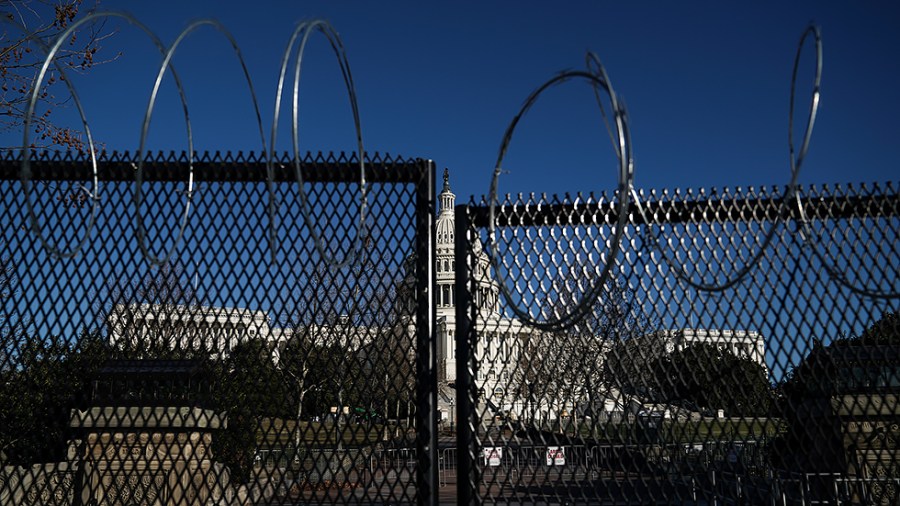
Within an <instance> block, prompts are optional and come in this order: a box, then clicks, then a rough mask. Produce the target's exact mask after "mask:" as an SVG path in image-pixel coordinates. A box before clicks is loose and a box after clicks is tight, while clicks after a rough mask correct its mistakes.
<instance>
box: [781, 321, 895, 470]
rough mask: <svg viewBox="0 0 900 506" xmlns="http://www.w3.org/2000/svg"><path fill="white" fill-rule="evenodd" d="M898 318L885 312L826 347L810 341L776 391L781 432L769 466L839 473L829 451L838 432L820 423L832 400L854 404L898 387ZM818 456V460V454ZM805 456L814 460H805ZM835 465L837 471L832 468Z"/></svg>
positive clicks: (836, 457)
mask: <svg viewBox="0 0 900 506" xmlns="http://www.w3.org/2000/svg"><path fill="white" fill-rule="evenodd" d="M898 356H900V314H898V313H886V314H883V315H882V316H881V318H880V319H879V320H877V321H876V322H874V323H873V324H872V325H871V326H869V327H868V328H867V329H865V330H864V331H863V332H862V333H861V334H859V335H857V336H844V337H841V338H838V339H835V340H834V341H833V342H831V343H830V344H828V345H825V344H823V343H822V342H821V341H819V340H814V341H813V344H812V347H811V349H810V351H809V353H808V354H807V356H806V357H804V358H803V360H801V361H800V363H799V364H797V366H796V367H795V368H794V369H793V370H791V371H790V373H788V374H787V375H786V376H785V378H784V379H783V380H782V381H781V383H779V384H778V386H777V394H778V396H777V412H778V413H779V414H780V415H781V416H782V417H783V418H784V420H785V422H786V425H787V429H786V431H785V432H784V434H783V435H781V436H780V437H779V438H778V439H777V440H775V442H774V443H773V452H772V455H773V461H774V462H773V463H774V464H775V465H776V466H778V467H782V468H787V469H792V470H799V469H802V470H805V471H807V472H832V471H835V470H837V471H841V472H842V471H843V469H840V462H842V461H843V456H840V455H834V454H833V453H834V452H836V451H838V450H837V449H835V448H836V447H835V446H831V445H832V443H833V442H834V441H840V440H841V437H842V436H841V435H840V433H839V432H837V431H838V429H839V428H838V427H837V426H835V425H834V424H831V425H828V424H827V423H822V422H823V416H825V415H827V414H829V413H830V410H831V409H832V405H831V399H832V397H833V396H835V395H840V394H842V393H848V394H851V395H855V394H861V397H859V401H858V402H860V403H866V402H868V400H867V397H866V396H868V395H880V394H879V393H878V390H883V389H885V388H887V389H892V388H893V389H894V390H895V389H896V387H893V386H892V385H897V384H898V382H900V372H898V371H900V364H898V358H897V357H898ZM823 454H824V455H823ZM810 456H815V457H812V458H810ZM836 466H837V467H836Z"/></svg>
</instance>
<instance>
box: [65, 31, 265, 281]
mask: <svg viewBox="0 0 900 506" xmlns="http://www.w3.org/2000/svg"><path fill="white" fill-rule="evenodd" d="M85 19H89V18H85ZM82 21H84V20H82ZM202 26H211V27H213V28H215V29H216V30H217V31H218V32H220V33H222V34H223V35H224V36H225V37H226V38H227V39H228V41H229V42H230V43H231V47H232V49H234V52H235V55H236V56H237V58H238V61H239V62H240V64H241V69H242V70H243V73H244V78H245V79H246V80H247V86H248V88H249V90H250V97H251V99H252V101H253V111H254V112H255V113H256V122H257V125H258V126H259V135H260V140H261V141H262V148H263V153H265V152H266V151H267V150H266V135H265V132H264V131H263V126H262V116H261V115H260V113H259V102H258V101H257V99H256V92H255V91H254V89H253V80H252V79H251V78H250V72H249V71H248V70H247V64H246V62H245V61H244V57H243V56H242V55H241V50H240V48H239V47H238V45H237V41H235V40H234V37H233V36H232V35H231V33H230V32H229V31H228V30H226V29H225V27H224V26H222V24H221V23H219V22H218V21H215V20H207V19H204V20H199V21H195V22H194V23H191V25H189V26H188V27H187V28H185V29H184V30H182V32H181V33H180V34H179V35H178V38H177V39H175V42H173V43H172V45H171V46H170V47H169V49H168V50H167V51H166V52H165V58H163V61H162V63H161V64H160V67H159V73H158V74H157V76H156V82H155V83H154V85H153V91H152V92H151V93H150V100H149V102H148V104H147V112H146V114H145V115H144V122H143V125H142V127H141V141H140V147H139V148H138V156H137V159H138V160H137V168H136V170H135V176H134V179H135V185H134V203H135V208H136V211H137V214H136V216H135V229H136V231H137V237H138V245H139V246H140V248H141V253H142V254H143V255H144V258H146V259H147V260H149V261H150V263H151V264H153V265H156V266H159V267H161V266H163V265H164V264H166V262H168V261H169V259H170V258H171V256H172V253H174V252H175V248H176V247H177V246H178V244H179V243H180V242H181V239H182V238H183V237H184V232H185V230H186V229H187V224H188V217H189V216H190V209H191V199H192V197H193V194H194V190H193V188H194V139H193V132H192V130H191V122H190V117H189V115H188V110H187V100H186V97H185V96H184V88H183V87H182V85H181V83H180V81H179V80H178V77H177V74H175V69H174V67H172V57H173V56H174V55H175V51H176V50H177V49H178V46H179V45H180V44H181V42H182V41H183V40H184V39H185V38H186V37H187V36H188V35H190V34H191V33H192V32H193V31H194V30H196V29H198V28H200V27H202ZM168 68H171V69H172V75H173V76H174V77H175V80H176V85H177V86H178V93H179V95H181V99H182V106H183V107H184V118H185V123H186V124H187V137H188V189H187V201H186V203H185V205H184V215H183V216H182V218H181V226H180V229H179V231H178V236H177V237H176V238H175V241H174V242H173V244H172V247H171V248H169V251H168V252H167V253H166V254H165V256H163V257H154V256H153V254H152V253H151V252H150V250H149V248H147V245H146V241H145V235H146V231H145V230H144V221H143V216H142V215H141V203H142V200H143V193H142V190H141V182H142V179H143V170H144V158H143V157H142V156H141V153H143V152H144V148H145V147H146V142H147V135H148V134H149V132H150V119H151V117H152V114H153V109H154V107H155V105H156V97H157V95H158V93H159V87H160V86H161V85H162V80H163V77H165V74H166V69H168Z"/></svg>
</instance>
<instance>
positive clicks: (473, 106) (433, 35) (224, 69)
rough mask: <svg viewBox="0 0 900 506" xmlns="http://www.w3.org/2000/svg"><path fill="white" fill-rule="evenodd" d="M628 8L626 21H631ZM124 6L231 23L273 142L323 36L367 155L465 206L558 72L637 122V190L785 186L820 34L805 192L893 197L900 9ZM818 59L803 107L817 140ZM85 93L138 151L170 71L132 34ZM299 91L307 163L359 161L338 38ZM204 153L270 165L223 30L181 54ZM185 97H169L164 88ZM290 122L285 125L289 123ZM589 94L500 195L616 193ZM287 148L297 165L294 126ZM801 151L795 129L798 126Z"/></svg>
mask: <svg viewBox="0 0 900 506" xmlns="http://www.w3.org/2000/svg"><path fill="white" fill-rule="evenodd" d="M626 4H628V5H626ZM635 4H638V5H631V4H630V3H628V2H554V3H552V5H551V3H550V2H469V1H464V2H459V1H454V2H441V3H433V2H393V1H383V2H372V1H368V2H363V1H327V2H326V1H267V2H257V3H253V4H251V3H249V2H234V1H221V0H220V1H197V2H168V1H157V2H124V1H115V0H106V1H104V2H103V4H102V7H103V8H105V9H110V10H125V11H128V12H131V13H132V14H134V15H135V16H136V17H137V18H138V19H139V20H141V21H142V22H144V23H145V24H147V25H148V26H149V27H150V28H151V29H152V30H153V31H155V32H156V33H158V34H159V36H160V37H161V38H162V39H163V41H164V42H165V43H167V44H168V43H170V42H171V41H173V40H174V38H175V37H176V36H177V34H178V33H179V32H180V31H181V30H182V29H183V28H185V27H186V26H187V25H188V24H189V22H190V21H193V20H196V19H199V18H204V17H209V18H214V19H217V20H219V21H221V22H222V23H223V24H224V25H225V26H226V27H227V28H228V29H229V30H230V31H231V32H232V33H233V35H234V37H235V38H236V39H237V41H238V44H239V45H240V47H241V50H242V51H243V54H244V56H245V58H246V60H247V62H248V65H249V68H250V72H251V75H252V78H253V81H254V85H255V86H256V90H257V94H258V97H259V100H260V104H261V108H262V118H263V123H264V127H265V130H266V132H267V136H268V133H269V131H270V129H271V121H272V115H273V101H274V95H275V83H276V79H277V74H278V65H279V63H280V59H281V55H282V53H283V51H284V47H285V44H286V42H287V39H288V37H289V36H290V34H291V31H292V30H293V28H294V27H295V26H296V24H297V22H298V21H301V20H308V19H313V18H324V19H327V20H329V21H330V22H331V23H332V24H333V25H334V26H335V27H336V29H337V30H338V31H339V32H340V34H341V36H342V38H343V41H344V44H345V46H346V50H347V54H348V57H349V60H350V64H351V67H352V71H353V77H354V79H355V81H356V85H357V93H358V96H359V104H360V108H361V111H360V112H361V119H362V126H363V133H364V139H365V147H366V149H367V150H368V151H380V152H390V153H392V154H402V155H404V156H408V157H423V158H430V159H433V160H435V162H436V163H437V164H438V166H439V168H441V169H442V168H444V167H449V168H450V170H451V172H452V174H453V184H454V190H455V191H456V193H457V194H458V195H459V196H460V197H468V196H469V195H472V194H479V195H480V194H483V193H486V192H487V190H488V185H489V181H490V175H491V171H492V168H493V165H494V163H495V160H496V157H497V151H498V147H499V144H500V140H501V138H502V135H503V132H504V130H505V129H506V126H507V124H508V123H509V121H510V120H511V118H512V117H513V116H514V115H515V113H516V112H517V111H518V109H519V107H520V105H521V103H522V102H523V100H524V99H525V97H526V96H527V95H528V94H529V93H530V92H531V91H532V90H533V89H534V88H536V87H537V86H538V85H540V84H541V83H542V82H544V81H545V80H547V79H548V78H550V77H551V76H553V75H554V74H555V73H556V72H558V71H560V70H563V69H567V68H582V67H583V62H584V53H585V50H587V49H591V50H593V51H595V52H596V53H597V54H598V55H599V56H600V57H601V59H602V61H603V62H604V64H605V65H606V68H607V70H608V72H609V75H610V77H611V79H612V82H613V84H614V85H615V87H616V89H617V90H618V92H619V94H620V95H621V96H622V97H624V99H625V101H626V104H627V106H628V109H629V112H630V114H631V120H632V133H633V137H634V148H635V158H636V185H637V186H638V187H640V188H674V187H680V188H685V187H694V188H696V187H709V186H716V187H722V186H735V185H741V186H746V185H773V184H777V185H781V184H784V183H785V182H787V181H788V178H789V165H788V147H787V128H788V126H787V125H788V121H787V120H788V97H789V91H790V90H789V85H790V73H791V68H792V64H793V58H794V53H795V51H796V48H797V43H798V41H799V38H800V35H801V33H802V32H803V30H804V29H805V28H806V26H807V25H808V23H809V22H810V21H814V22H815V23H817V24H818V25H820V26H821V28H822V32H823V36H824V48H825V63H824V76H823V85H822V106H821V109H820V111H819V113H820V114H819V119H818V122H817V124H816V130H815V132H814V136H813V140H812V146H811V150H810V155H809V157H808V159H807V162H806V165H805V167H804V172H803V174H802V176H801V181H802V182H804V183H845V182H871V181H884V180H888V179H897V175H898V173H900V171H898V167H900V148H898V146H900V123H898V121H897V118H900V99H898V95H897V90H900V58H898V57H897V51H898V50H900V30H898V29H897V27H898V26H900V5H898V4H897V3H894V2H868V1H866V2H771V1H764V2H743V3H740V4H736V3H734V2H636V3H635ZM811 47H812V46H811V45H808V46H807V52H806V54H805V57H804V59H803V61H802V66H801V69H802V72H801V79H800V86H799V88H798V93H799V94H800V97H802V98H801V99H800V102H799V103H798V109H799V111H800V112H801V114H799V115H798V118H797V121H798V122H799V124H800V126H801V127H802V126H803V125H805V111H806V110H807V109H808V98H807V97H808V95H809V90H810V88H811V82H812V71H811V70H812V68H813V57H812V51H811ZM116 51H122V55H121V56H120V57H119V58H118V60H117V61H116V62H115V63H113V64H111V65H107V66H104V67H102V68H98V69H97V71H96V72H93V73H91V74H88V75H85V76H80V77H78V78H77V85H78V87H79V92H80V94H81V95H82V98H83V99H84V100H85V102H86V107H87V109H88V114H89V119H90V121H91V124H92V127H93V128H94V130H95V134H96V136H97V137H98V138H100V139H101V140H102V141H103V142H104V143H105V145H106V146H107V147H108V148H109V149H118V150H124V149H132V150H133V149H135V148H136V147H137V145H138V138H139V135H138V133H139V128H140V123H141V118H142V116H143V109H144V108H145V107H146V102H147V97H148V95H149V90H150V87H151V85H152V80H153V76H154V75H155V73H156V71H157V69H158V66H159V57H158V56H157V55H155V54H154V52H153V49H152V47H151V45H150V43H149V42H148V41H147V39H146V38H145V37H144V36H143V35H142V34H141V33H140V32H139V31H137V30H136V29H134V28H128V27H124V28H122V30H121V31H120V32H119V33H118V34H116V35H115V37H113V38H111V39H109V40H108V41H107V43H106V45H105V47H104V49H103V53H104V55H105V56H109V55H111V54H114V53H115V52H116ZM308 57H309V61H308V67H306V66H305V67H304V76H303V85H302V87H301V115H302V116H301V146H302V149H304V150H313V151H317V150H324V151H329V150H353V149H354V137H353V131H352V123H351V121H350V111H349V106H348V105H347V100H346V96H345V93H344V91H343V85H342V82H341V80H340V75H339V72H338V67H337V64H336V61H335V59H334V58H333V56H332V55H331V53H330V50H329V49H328V47H327V45H326V43H325V39H324V38H322V37H320V36H319V37H316V38H315V39H314V43H313V44H312V46H311V47H310V48H309V50H308ZM175 63H176V67H177V69H178V70H179V72H181V74H182V75H183V78H184V80H185V83H186V87H187V90H186V91H187V94H188V100H189V106H190V109H191V115H192V117H193V123H194V129H195V135H196V143H195V145H196V148H197V149H199V150H211V151H212V150H222V151H224V150H232V151H238V150H244V151H248V150H259V149H261V143H260V140H259V134H258V128H257V126H256V123H255V120H254V117H253V114H252V109H251V108H250V99H249V94H248V93H247V92H246V86H245V84H244V81H243V78H242V75H241V73H240V69H239V67H238V65H237V63H236V59H235V58H234V56H233V53H232V52H231V50H230V47H229V45H228V44H227V42H226V40H225V39H224V38H223V37H221V36H220V35H218V34H217V33H216V32H214V31H213V30H210V29H204V30H201V31H199V32H197V33H195V34H194V35H193V36H192V37H190V38H189V39H188V40H187V41H186V42H185V43H184V44H183V48H182V49H181V50H179V53H178V54H177V56H176V62H175ZM167 83H171V79H169V80H168V81H167ZM173 90H174V88H173V87H171V86H168V87H166V88H165V89H164V91H163V93H162V95H161V97H160V100H161V103H160V106H159V109H158V112H157V113H156V114H157V115H156V116H155V117H154V120H153V129H152V132H151V136H150V143H149V147H150V148H151V149H153V150H172V149H174V150H182V149H184V148H185V147H186V143H185V136H184V128H183V126H182V125H183V122H182V121H181V120H180V119H179V117H178V116H177V113H178V109H177V106H178V103H177V98H176V95H175V94H174V92H173ZM288 112H289V110H288V108H286V107H285V108H284V109H283V114H284V115H287V114H288ZM599 119H600V116H599V114H598V113H597V109H596V105H595V103H594V101H593V98H592V95H591V92H590V89H589V88H588V87H587V86H585V85H583V84H581V83H570V84H567V85H564V86H563V87H561V88H556V89H555V90H554V91H552V92H551V93H549V94H547V95H546V96H545V97H544V98H542V100H541V101H540V102H539V103H538V105H537V106H536V107H535V109H534V110H533V112H532V113H531V114H530V115H529V116H527V117H526V119H525V121H524V123H523V124H522V125H521V127H520V129H519V130H518V131H517V135H516V137H515V139H514V141H513V145H512V147H511V151H510V156H509V157H508V158H507V161H506V163H505V164H504V168H506V169H508V170H509V171H510V174H511V175H509V176H505V177H504V178H503V179H502V180H501V191H503V192H520V191H521V192H530V191H534V192H567V191H569V192H575V191H592V190H593V191H596V190H602V189H610V188H612V187H613V185H614V181H615V180H614V163H613V156H612V152H611V149H610V145H609V141H608V140H607V139H606V134H605V131H604V130H603V129H602V128H601V126H600V122H599ZM280 129H281V134H280V135H279V139H280V140H279V143H278V147H279V148H280V149H287V148H289V146H290V144H289V130H288V129H287V123H283V124H282V125H281V127H280ZM797 131H798V136H799V132H800V129H799V127H798V130H797Z"/></svg>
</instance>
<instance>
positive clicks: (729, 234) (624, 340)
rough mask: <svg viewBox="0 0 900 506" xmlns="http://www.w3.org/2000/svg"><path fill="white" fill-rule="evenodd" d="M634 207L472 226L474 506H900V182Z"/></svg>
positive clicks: (608, 203) (465, 332) (460, 210)
mask: <svg viewBox="0 0 900 506" xmlns="http://www.w3.org/2000/svg"><path fill="white" fill-rule="evenodd" d="M633 196H634V197H635V198H636V199H637V200H638V201H634V200H632V202H631V203H630V205H629V206H628V207H626V208H625V211H626V212H627V216H626V218H627V219H626V220H625V226H624V228H622V229H621V230H620V233H621V237H620V238H619V237H617V230H616V226H617V223H618V220H619V214H618V204H617V202H618V200H617V196H616V195H613V196H612V197H609V196H606V195H603V196H600V197H594V196H582V195H578V196H577V197H573V198H569V197H565V198H557V197H553V198H547V197H535V196H530V197H529V196H519V197H518V198H516V197H507V198H506V199H505V200H503V201H501V202H497V203H496V204H497V205H496V208H495V209H494V215H493V227H494V228H493V230H494V232H493V235H492V233H491V230H492V228H491V219H492V218H491V209H490V207H489V205H488V203H486V202H482V203H480V204H475V203H474V202H473V203H471V204H469V205H462V206H457V207H456V212H455V219H456V235H457V237H458V238H461V239H464V240H461V241H458V242H457V246H456V250H455V254H456V265H455V269H456V274H457V284H456V291H457V303H458V305H457V311H456V325H457V328H456V330H457V335H456V341H455V358H456V359H457V361H456V367H455V368H454V369H453V373H452V374H453V377H452V378H449V377H448V378H445V379H447V381H448V382H449V383H452V386H453V387H455V393H456V395H457V397H458V398H457V399H456V406H457V407H458V417H459V430H458V451H459V465H458V495H459V498H460V501H461V502H464V503H466V504H470V503H471V504H475V503H500V502H502V503H506V502H510V501H513V502H525V503H536V504H537V503H549V504H566V503H578V504H582V503H622V504H646V503H695V502H698V501H699V502H704V501H705V502H709V503H713V502H716V501H718V502H720V503H726V504H728V503H750V504H814V503H828V504H837V503H840V502H842V501H850V502H855V503H860V502H864V503H868V504H893V503H895V502H896V501H897V498H898V488H897V484H896V479H897V478H898V477H900V458H898V451H900V450H898V449H897V445H896V441H897V437H898V436H900V426H898V420H900V411H898V410H900V408H898V403H897V399H898V395H900V354H898V352H900V314H898V310H900V306H898V304H900V302H898V300H900V299H898V293H900V276H898V267H897V266H898V264H897V261H896V260H897V251H898V247H900V237H898V232H900V218H898V215H900V194H898V188H897V185H896V183H887V184H877V185H847V186H821V187H808V188H803V189H798V192H797V194H794V195H792V194H791V193H790V192H788V191H787V190H786V189H783V188H743V189H741V188H738V189H726V190H719V191H716V190H700V191H686V192H682V191H675V192H646V193H643V192H636V193H635V194H634V195H633ZM767 238H771V239H770V240H769V239H767ZM617 247H618V251H616V248H617ZM607 266H609V267H610V270H609V275H608V276H604V269H605V268H606V267H607ZM579 307H586V308H587V310H586V311H584V312H583V314H577V308H579ZM440 368H441V367H440V365H439V369H440ZM496 449H502V450H500V451H497V450H496ZM485 451H487V452H489V453H490V452H493V453H492V454H502V458H500V459H495V460H494V461H493V462H492V461H491V460H490V459H488V458H486V457H485V453H484V452H485Z"/></svg>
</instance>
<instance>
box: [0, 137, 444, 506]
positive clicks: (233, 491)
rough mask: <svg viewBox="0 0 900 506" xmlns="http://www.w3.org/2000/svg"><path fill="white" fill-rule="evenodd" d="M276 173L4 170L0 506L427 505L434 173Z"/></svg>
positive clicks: (162, 159)
mask: <svg viewBox="0 0 900 506" xmlns="http://www.w3.org/2000/svg"><path fill="white" fill-rule="evenodd" d="M276 162H277V163H275V165H274V169H273V171H272V172H271V173H270V172H269V171H268V169H267V165H266V163H265V159H264V158H262V157H258V156H253V155H249V156H243V155H240V154H239V155H237V156H233V155H231V154H226V155H221V154H219V153H216V154H215V155H212V156H210V155H204V156H203V157H201V158H200V159H197V160H193V161H191V162H190V163H189V161H188V159H187V156H186V155H183V154H182V155H169V156H163V155H158V156H148V157H147V158H146V159H145V160H144V163H143V166H142V167H141V164H140V163H139V160H136V159H134V158H133V157H132V156H131V155H128V154H112V155H110V156H108V157H106V156H104V157H103V158H101V159H100V161H99V165H98V166H99V172H98V173H97V174H96V176H97V179H96V180H95V179H94V177H95V176H94V169H93V168H92V165H91V163H90V161H89V160H86V159H83V158H80V157H69V156H66V157H50V156H43V157H39V158H38V159H36V160H32V162H31V168H30V174H26V176H27V178H25V176H22V175H21V173H20V169H21V164H20V161H19V160H17V159H13V158H5V159H3V160H2V161H0V207H2V211H3V213H2V214H3V217H4V218H3V222H2V228H0V241H2V249H0V251H2V265H0V267H2V269H0V285H2V286H0V294H2V307H3V312H2V320H0V325H2V333H0V344H2V347H0V460H2V469H0V504H17V505H18V504H42V505H43V504H66V505H68V504H78V505H80V504H96V505H109V506H120V505H121V506H124V505H133V504H140V505H155V504H260V503H266V504H270V503H271V504H282V503H284V504H289V503H309V502H314V503H338V502H340V503H344V502H356V503H359V502H364V503H366V502H372V503H378V504H383V503H384V504H387V503H391V504H393V503H415V502H420V503H429V502H432V501H434V500H435V493H436V491H437V483H438V478H437V477H438V475H437V461H438V459H437V434H436V427H437V422H436V419H435V412H436V410H435V397H434V396H435V390H436V382H435V360H434V356H435V354H434V351H433V349H432V348H433V344H432V340H431V335H432V332H433V330H432V324H433V317H432V314H433V306H432V304H431V300H430V297H431V293H432V289H431V283H432V281H431V280H432V279H433V274H432V269H433V267H432V265H433V264H432V249H433V246H432V242H431V241H432V237H431V235H432V232H431V230H432V224H433V219H434V216H433V214H434V212H433V200H434V187H433V184H434V168H433V165H432V163H431V162H428V161H422V160H406V159H400V158H393V159H392V158H385V157H378V156H375V157H372V158H370V159H368V160H366V163H365V169H364V170H365V185H364V186H361V184H360V163H359V161H358V160H356V159H355V158H353V157H347V156H344V155H339V156H335V155H330V156H322V155H319V156H317V157H307V158H306V159H304V160H302V163H301V164H300V165H299V167H297V168H295V165H294V161H293V160H292V159H291V158H289V157H286V156H285V157H284V159H279V160H277V161H276ZM301 176H302V179H300V180H299V181H298V178H300V177H301ZM94 196H96V199H95V198H94ZM399 455H402V456H403V457H404V458H402V459H401V458H394V457H395V456H399Z"/></svg>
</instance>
